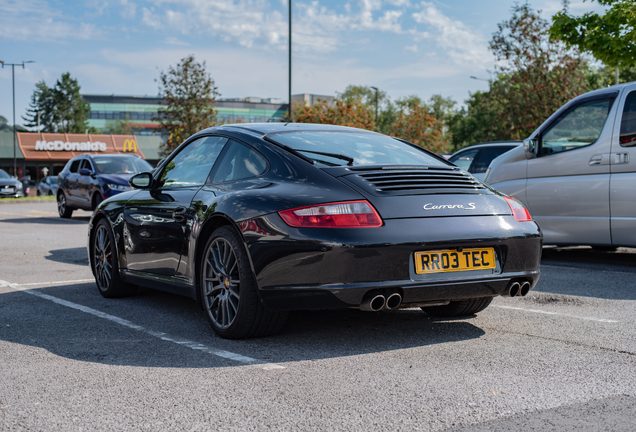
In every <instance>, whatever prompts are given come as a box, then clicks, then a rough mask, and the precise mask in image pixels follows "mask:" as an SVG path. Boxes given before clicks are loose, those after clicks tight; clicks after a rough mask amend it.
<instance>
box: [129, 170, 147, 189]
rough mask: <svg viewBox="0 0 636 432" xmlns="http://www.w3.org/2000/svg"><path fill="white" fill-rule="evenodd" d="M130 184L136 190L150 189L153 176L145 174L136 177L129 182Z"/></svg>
mask: <svg viewBox="0 0 636 432" xmlns="http://www.w3.org/2000/svg"><path fill="white" fill-rule="evenodd" d="M128 184H129V185H131V186H132V187H134V188H135V189H150V186H151V185H152V174H150V173H147V172H144V173H139V174H137V175H134V176H132V177H131V178H130V180H128Z"/></svg>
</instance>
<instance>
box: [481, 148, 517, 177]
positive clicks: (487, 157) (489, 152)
mask: <svg viewBox="0 0 636 432" xmlns="http://www.w3.org/2000/svg"><path fill="white" fill-rule="evenodd" d="M513 148H514V147H512V146H507V147H506V146H501V147H486V148H483V149H481V151H480V152H479V157H478V158H477V160H476V161H475V163H474V164H473V166H472V167H471V169H472V171H471V173H473V174H480V173H485V172H486V171H487V170H488V167H489V166H490V162H492V160H493V159H494V158H496V157H498V156H501V155H502V154H504V153H505V152H507V151H508V150H512V149H513Z"/></svg>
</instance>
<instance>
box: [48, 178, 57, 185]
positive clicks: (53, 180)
mask: <svg viewBox="0 0 636 432" xmlns="http://www.w3.org/2000/svg"><path fill="white" fill-rule="evenodd" d="M49 179H50V180H49V181H50V182H51V183H55V184H57V177H49Z"/></svg>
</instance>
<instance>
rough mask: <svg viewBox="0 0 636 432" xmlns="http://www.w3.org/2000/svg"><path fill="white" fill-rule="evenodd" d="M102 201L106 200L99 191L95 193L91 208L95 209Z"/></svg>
mask: <svg viewBox="0 0 636 432" xmlns="http://www.w3.org/2000/svg"><path fill="white" fill-rule="evenodd" d="M102 201H104V198H102V196H101V194H100V193H99V192H96V193H94V194H93V205H92V207H91V209H92V210H95V209H96V208H97V207H98V206H99V205H100V204H101V202H102Z"/></svg>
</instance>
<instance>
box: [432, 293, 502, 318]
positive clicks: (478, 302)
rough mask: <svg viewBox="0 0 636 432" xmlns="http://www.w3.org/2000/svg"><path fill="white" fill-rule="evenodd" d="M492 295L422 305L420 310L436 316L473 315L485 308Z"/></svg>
mask: <svg viewBox="0 0 636 432" xmlns="http://www.w3.org/2000/svg"><path fill="white" fill-rule="evenodd" d="M492 299H493V298H492V297H484V298H477V299H471V300H461V301H452V302H450V303H449V304H447V305H444V306H428V307H426V306H425V307H422V310H423V311H424V312H426V313H427V314H429V315H431V316H436V317H460V316H468V315H474V314H476V313H477V312H481V311H483V310H484V309H486V308H487V307H488V306H489V305H490V303H492Z"/></svg>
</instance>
